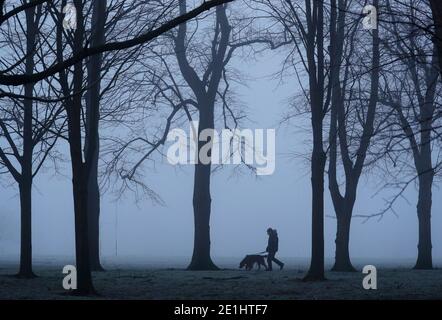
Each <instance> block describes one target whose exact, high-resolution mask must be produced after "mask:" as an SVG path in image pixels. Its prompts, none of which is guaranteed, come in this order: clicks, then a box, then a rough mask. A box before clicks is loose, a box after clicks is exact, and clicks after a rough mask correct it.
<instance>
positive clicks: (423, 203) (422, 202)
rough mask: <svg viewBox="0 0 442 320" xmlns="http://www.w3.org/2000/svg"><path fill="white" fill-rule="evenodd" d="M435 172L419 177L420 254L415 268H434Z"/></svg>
mask: <svg viewBox="0 0 442 320" xmlns="http://www.w3.org/2000/svg"><path fill="white" fill-rule="evenodd" d="M432 184H433V172H431V171H430V172H426V173H424V174H422V175H421V176H420V177H419V198H418V202H417V217H418V220H419V244H418V246H417V248H418V256H417V261H416V265H415V266H414V269H433V262H432V261H433V259H432V254H431V250H432V245H431V205H432V192H431V188H432Z"/></svg>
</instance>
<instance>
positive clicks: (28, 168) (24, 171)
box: [17, 8, 36, 278]
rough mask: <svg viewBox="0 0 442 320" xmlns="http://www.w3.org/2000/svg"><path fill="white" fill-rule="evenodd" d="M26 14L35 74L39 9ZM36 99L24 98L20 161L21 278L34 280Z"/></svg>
mask: <svg viewBox="0 0 442 320" xmlns="http://www.w3.org/2000/svg"><path fill="white" fill-rule="evenodd" d="M25 13H26V52H27V56H26V59H25V69H26V74H32V72H33V70H34V66H35V63H34V55H33V51H34V46H35V38H36V26H35V22H34V19H36V17H35V8H31V9H27V10H26V11H25ZM33 91H34V84H33V83H29V84H26V85H25V86H24V93H25V96H26V97H32V96H33ZM32 107H33V103H32V99H24V102H23V109H24V115H23V155H22V158H21V160H20V165H21V177H20V181H19V189H20V219H21V221H20V224H21V225H20V270H19V273H18V275H17V276H18V277H20V278H33V277H35V274H34V273H33V271H32V154H33V151H34V142H33V137H32V132H33V130H32V129H33V128H32V114H33V111H32Z"/></svg>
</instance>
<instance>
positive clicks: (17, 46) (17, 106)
mask: <svg viewBox="0 0 442 320" xmlns="http://www.w3.org/2000/svg"><path fill="white" fill-rule="evenodd" d="M46 17H47V14H46V13H45V12H44V11H43V7H42V5H41V4H40V5H37V6H33V7H29V8H28V9H26V10H25V11H24V18H25V22H26V23H25V24H24V25H23V24H22V23H21V22H20V21H19V19H22V15H21V14H19V15H15V16H14V19H11V20H8V21H7V23H6V26H5V27H6V28H5V29H3V30H2V31H3V32H2V33H3V35H4V36H5V37H6V38H7V39H8V42H9V47H10V50H8V51H9V52H10V53H11V56H12V57H13V58H17V59H19V60H20V59H22V58H21V56H23V57H24V58H23V61H24V72H25V74H28V75H29V74H32V73H33V72H34V70H35V68H36V65H37V64H39V63H40V61H41V54H40V52H41V50H40V46H41V43H40V40H39V37H40V35H39V33H40V32H39V28H40V26H41V25H42V22H43V21H44V20H45V19H46ZM16 30H20V31H22V32H23V35H24V37H21V35H20V34H17V32H16ZM6 49H7V48H5V47H3V50H5V51H6ZM49 87H50V85H48V84H46V83H41V84H40V85H38V86H36V85H35V84H34V83H28V84H26V85H24V86H23V90H22V91H23V92H21V93H20V92H17V90H12V91H7V92H6V91H4V93H5V94H7V95H8V96H9V97H10V99H9V101H4V104H3V105H2V108H1V109H2V110H1V112H2V116H1V117H0V129H1V131H0V132H1V133H0V137H1V138H2V140H3V141H4V144H2V146H0V160H1V163H2V164H3V165H4V167H5V168H6V169H7V171H8V172H9V173H10V174H11V175H12V177H13V178H14V180H15V181H16V182H17V184H18V187H19V191H20V211H21V213H20V225H21V228H20V236H21V239H20V270H19V273H18V276H19V277H21V278H32V277H34V276H35V274H34V273H33V270H32V223H31V221H32V182H33V178H34V177H35V176H36V174H37V173H38V172H39V170H40V169H41V168H42V166H43V164H44V162H45V160H46V159H47V157H48V156H49V154H50V153H51V151H52V149H53V147H54V145H55V142H56V140H57V137H58V134H59V132H60V130H62V127H58V128H57V126H56V122H57V119H58V118H60V107H59V106H58V105H57V104H56V103H49V102H48V103H44V102H41V101H34V100H33V99H32V98H33V97H34V96H36V95H38V94H41V93H43V94H45V91H50V88H49ZM45 88H49V90H47V89H45ZM42 100H44V99H42Z"/></svg>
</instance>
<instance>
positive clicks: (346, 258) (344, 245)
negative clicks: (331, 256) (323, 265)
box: [331, 200, 356, 272]
mask: <svg viewBox="0 0 442 320" xmlns="http://www.w3.org/2000/svg"><path fill="white" fill-rule="evenodd" d="M344 201H345V200H344ZM351 216H352V211H350V212H348V210H345V209H343V208H342V210H339V211H338V212H337V213H336V219H337V230H336V239H335V243H336V252H335V264H334V266H333V268H332V269H331V270H332V271H340V272H354V271H356V269H355V268H354V267H353V265H352V264H351V261H350V253H349V243H350V224H351Z"/></svg>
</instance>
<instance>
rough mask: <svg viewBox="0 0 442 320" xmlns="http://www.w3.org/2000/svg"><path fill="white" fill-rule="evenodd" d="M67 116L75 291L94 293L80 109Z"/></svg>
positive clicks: (74, 109) (75, 109)
mask: <svg viewBox="0 0 442 320" xmlns="http://www.w3.org/2000/svg"><path fill="white" fill-rule="evenodd" d="M72 109H73V110H72V111H71V113H73V114H71V116H70V117H69V118H70V119H69V121H70V124H69V145H70V153H71V162H72V186H73V194H74V213H75V258H76V262H77V265H76V267H77V281H78V282H77V293H78V294H82V295H83V294H90V293H94V288H93V285H92V276H91V268H90V253H89V235H88V230H89V229H88V211H87V198H88V180H87V176H86V170H85V168H84V165H83V163H82V151H81V140H80V139H81V131H80V110H79V109H78V108H72ZM77 109H78V110H77Z"/></svg>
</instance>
